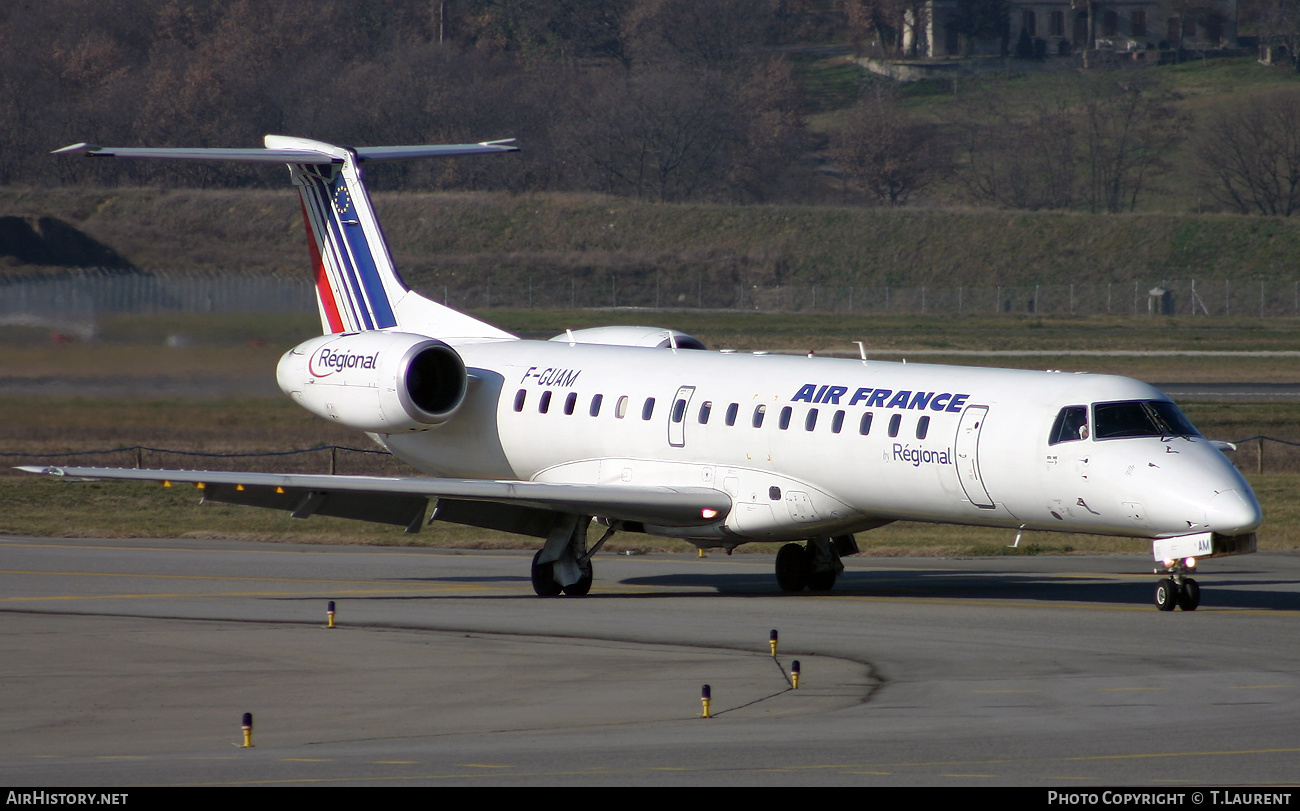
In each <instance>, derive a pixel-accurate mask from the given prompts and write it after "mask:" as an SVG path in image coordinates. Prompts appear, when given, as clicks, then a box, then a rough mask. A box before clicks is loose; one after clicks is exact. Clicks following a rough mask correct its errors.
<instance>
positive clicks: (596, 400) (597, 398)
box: [590, 394, 605, 417]
mask: <svg viewBox="0 0 1300 811" xmlns="http://www.w3.org/2000/svg"><path fill="white" fill-rule="evenodd" d="M604 399H605V395H603V394H596V395H592V398H591V412H590V413H591V416H593V417H599V416H600V403H601V401H602V400H604Z"/></svg>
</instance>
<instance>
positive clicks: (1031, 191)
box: [947, 76, 1079, 209]
mask: <svg viewBox="0 0 1300 811" xmlns="http://www.w3.org/2000/svg"><path fill="white" fill-rule="evenodd" d="M1076 81H1077V79H1076V77H1074V76H1057V77H1053V78H1050V79H1049V78H1048V77H1044V78H1043V79H1042V80H1041V81H1040V82H1039V83H1038V84H1037V85H1036V86H1035V87H1034V89H1033V90H1032V91H1029V92H1026V91H1024V90H1022V91H1021V92H1016V93H1013V92H1011V91H1010V90H1009V89H1008V88H1007V87H1006V86H1005V84H1004V83H1002V82H992V81H990V82H987V83H985V84H984V85H983V87H982V88H981V89H980V90H979V91H977V92H970V93H967V94H965V95H964V96H962V97H961V98H960V99H959V100H958V103H957V104H956V105H955V106H954V108H953V110H954V112H953V117H952V119H951V120H950V122H949V126H948V128H947V129H948V133H949V136H950V137H951V138H952V139H953V141H954V149H955V152H956V153H957V155H958V163H957V165H956V173H957V176H958V177H959V178H960V179H961V180H962V182H963V184H964V185H965V187H966V190H967V193H968V194H969V196H970V197H971V198H972V199H974V200H975V201H977V202H985V203H996V204H998V205H1002V206H1006V207H1008V208H1022V209H1064V208H1071V207H1073V205H1074V203H1075V200H1076V199H1077V195H1078V192H1077V185H1078V136H1079V134H1078V129H1079V125H1078V122H1077V121H1076V114H1077V106H1076V101H1077V99H1076V98H1075V97H1074V93H1073V89H1074V84H1075V82H1076Z"/></svg>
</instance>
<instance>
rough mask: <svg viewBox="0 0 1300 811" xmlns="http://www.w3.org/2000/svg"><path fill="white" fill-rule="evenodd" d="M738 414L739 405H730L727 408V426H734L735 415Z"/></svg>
mask: <svg viewBox="0 0 1300 811" xmlns="http://www.w3.org/2000/svg"><path fill="white" fill-rule="evenodd" d="M739 413H740V403H732V404H731V405H729V406H727V425H728V426H731V425H735V424H736V415H737V414H739Z"/></svg>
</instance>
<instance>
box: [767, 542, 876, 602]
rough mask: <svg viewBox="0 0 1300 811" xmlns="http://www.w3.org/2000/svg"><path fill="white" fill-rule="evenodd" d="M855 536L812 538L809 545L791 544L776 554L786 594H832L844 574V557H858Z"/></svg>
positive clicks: (777, 578) (779, 576)
mask: <svg viewBox="0 0 1300 811" xmlns="http://www.w3.org/2000/svg"><path fill="white" fill-rule="evenodd" d="M857 552H858V543H857V541H855V540H854V539H853V536H852V535H837V536H835V537H834V538H825V537H823V538H812V539H811V540H809V541H808V544H807V546H800V545H799V544H797V543H788V544H786V545H785V546H783V547H781V549H780V551H779V552H777V553H776V583H777V585H778V586H780V587H781V590H782V591H803V590H804V589H805V588H806V589H810V590H812V591H830V590H831V588H833V587H834V586H835V578H836V577H838V576H839V573H840V572H842V571H844V564H843V563H842V562H841V561H840V557H841V556H843V555H856V554H857Z"/></svg>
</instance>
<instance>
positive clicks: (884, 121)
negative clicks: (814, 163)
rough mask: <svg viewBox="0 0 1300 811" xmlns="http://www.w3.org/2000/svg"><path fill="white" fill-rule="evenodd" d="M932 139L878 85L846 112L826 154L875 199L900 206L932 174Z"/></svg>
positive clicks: (934, 155) (934, 158)
mask: <svg viewBox="0 0 1300 811" xmlns="http://www.w3.org/2000/svg"><path fill="white" fill-rule="evenodd" d="M932 143H933V138H932V136H931V130H930V128H929V127H928V126H925V125H923V124H920V123H917V122H916V121H914V120H912V119H911V118H910V117H909V116H908V115H907V113H906V111H905V110H904V109H903V108H902V107H901V106H900V105H899V104H898V101H897V99H896V98H895V97H894V96H893V95H892V94H890V93H888V92H886V91H884V90H879V91H877V92H875V93H872V94H871V95H869V96H868V97H867V98H865V99H863V100H862V101H859V102H858V104H857V105H855V106H854V107H853V109H852V110H850V111H849V114H848V119H847V120H846V121H845V123H844V127H843V129H841V130H840V132H839V133H838V135H837V136H836V137H835V139H834V141H833V142H832V143H831V148H830V156H831V160H833V161H834V162H835V164H836V166H838V167H839V168H840V169H841V170H843V171H844V172H845V173H846V174H848V175H849V176H850V177H852V178H854V179H855V180H857V181H858V182H859V183H860V184H861V185H862V187H863V188H864V189H865V190H866V191H867V192H868V193H869V194H871V196H873V197H875V198H876V199H877V200H878V201H880V202H881V203H883V204H885V205H889V206H901V205H905V204H906V203H907V201H908V198H909V197H911V195H912V194H913V193H915V192H917V191H919V190H920V189H922V188H924V187H925V184H926V183H927V182H928V181H929V180H930V179H931V178H932V177H933V176H934V175H935V174H936V161H937V160H938V156H939V152H938V150H935V149H933V148H932Z"/></svg>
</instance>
